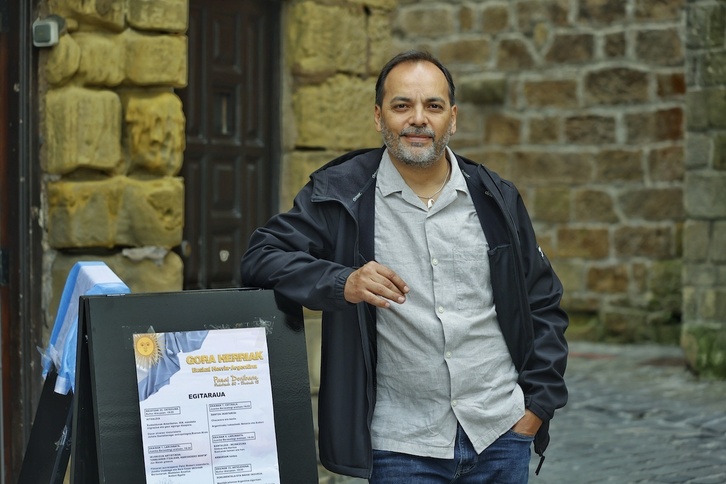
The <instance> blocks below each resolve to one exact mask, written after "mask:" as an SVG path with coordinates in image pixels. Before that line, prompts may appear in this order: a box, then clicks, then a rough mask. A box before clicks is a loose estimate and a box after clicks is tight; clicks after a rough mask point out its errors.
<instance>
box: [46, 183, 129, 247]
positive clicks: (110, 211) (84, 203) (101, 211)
mask: <svg viewBox="0 0 726 484" xmlns="http://www.w3.org/2000/svg"><path fill="white" fill-rule="evenodd" d="M47 194H48V244H49V245H50V247H51V248H53V249H65V248H77V247H104V248H111V247H113V246H115V245H117V244H116V235H117V226H118V219H119V215H120V213H121V212H122V211H123V201H124V183H123V179H122V177H114V178H110V179H105V180H99V181H86V182H68V181H59V182H50V183H48V185H47Z"/></svg>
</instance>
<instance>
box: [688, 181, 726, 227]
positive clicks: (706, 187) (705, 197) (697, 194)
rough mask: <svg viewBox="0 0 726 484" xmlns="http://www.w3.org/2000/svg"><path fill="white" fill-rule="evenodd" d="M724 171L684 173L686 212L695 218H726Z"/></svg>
mask: <svg viewBox="0 0 726 484" xmlns="http://www.w3.org/2000/svg"><path fill="white" fill-rule="evenodd" d="M724 187H726V172H714V171H697V172H693V171H691V172H687V173H686V183H685V186H684V191H685V205H686V213H687V214H688V215H689V216H690V217H695V218H711V219H716V218H726V189H724Z"/></svg>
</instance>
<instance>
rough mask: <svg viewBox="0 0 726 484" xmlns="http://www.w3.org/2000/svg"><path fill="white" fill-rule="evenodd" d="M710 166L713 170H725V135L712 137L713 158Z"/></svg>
mask: <svg viewBox="0 0 726 484" xmlns="http://www.w3.org/2000/svg"><path fill="white" fill-rule="evenodd" d="M711 165H712V166H713V169H714V170H726V135H724V134H721V133H719V134H714V135H713V156H712V159H711Z"/></svg>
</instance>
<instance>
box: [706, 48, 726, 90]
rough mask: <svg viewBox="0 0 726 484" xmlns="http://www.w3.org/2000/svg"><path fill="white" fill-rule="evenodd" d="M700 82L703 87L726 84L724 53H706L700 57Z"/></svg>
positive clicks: (725, 58) (725, 57)
mask: <svg viewBox="0 0 726 484" xmlns="http://www.w3.org/2000/svg"><path fill="white" fill-rule="evenodd" d="M701 62H702V64H701V80H702V82H703V85H704V86H722V85H724V84H726V52H708V53H706V54H704V55H703V56H702V57H701Z"/></svg>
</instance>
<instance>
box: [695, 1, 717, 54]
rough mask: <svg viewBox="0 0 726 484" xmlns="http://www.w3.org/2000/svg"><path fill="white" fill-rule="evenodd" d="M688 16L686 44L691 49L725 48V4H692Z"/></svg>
mask: <svg viewBox="0 0 726 484" xmlns="http://www.w3.org/2000/svg"><path fill="white" fill-rule="evenodd" d="M686 15H687V17H686V43H687V45H688V46H689V47H692V48H696V49H698V48H710V47H722V46H723V44H724V34H725V32H726V6H724V5H723V3H721V2H718V3H706V2H701V3H691V4H689V5H688V8H687V9H686Z"/></svg>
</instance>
